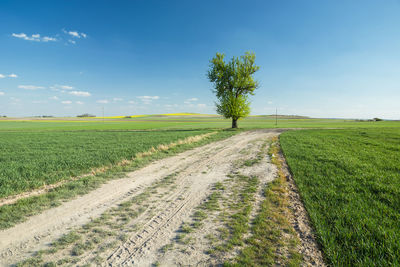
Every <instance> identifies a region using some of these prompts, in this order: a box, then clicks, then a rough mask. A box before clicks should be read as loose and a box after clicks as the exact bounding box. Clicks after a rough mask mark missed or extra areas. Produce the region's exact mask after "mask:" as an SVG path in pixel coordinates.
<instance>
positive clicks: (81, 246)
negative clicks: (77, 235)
mask: <svg viewBox="0 0 400 267" xmlns="http://www.w3.org/2000/svg"><path fill="white" fill-rule="evenodd" d="M93 247H94V245H93V243H92V242H90V241H86V242H85V243H77V244H75V246H74V247H73V248H72V250H71V255H72V256H80V255H82V254H83V253H84V252H85V251H87V250H90V249H92V248H93Z"/></svg>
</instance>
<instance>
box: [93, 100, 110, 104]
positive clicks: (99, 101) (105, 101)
mask: <svg viewBox="0 0 400 267" xmlns="http://www.w3.org/2000/svg"><path fill="white" fill-rule="evenodd" d="M96 102H97V103H100V104H108V103H109V101H108V100H107V99H103V100H97V101H96Z"/></svg>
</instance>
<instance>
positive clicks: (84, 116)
mask: <svg viewBox="0 0 400 267" xmlns="http://www.w3.org/2000/svg"><path fill="white" fill-rule="evenodd" d="M77 117H78V118H88V117H96V115H92V114H89V113H85V114H82V115H78V116H77Z"/></svg>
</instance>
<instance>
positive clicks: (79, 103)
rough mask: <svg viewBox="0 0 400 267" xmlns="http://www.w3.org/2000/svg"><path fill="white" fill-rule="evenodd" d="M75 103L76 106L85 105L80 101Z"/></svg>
mask: <svg viewBox="0 0 400 267" xmlns="http://www.w3.org/2000/svg"><path fill="white" fill-rule="evenodd" d="M75 103H76V104H78V105H83V104H85V103H83V102H82V101H76V102H75Z"/></svg>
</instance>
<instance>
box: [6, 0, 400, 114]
mask: <svg viewBox="0 0 400 267" xmlns="http://www.w3.org/2000/svg"><path fill="white" fill-rule="evenodd" d="M399 14H400V1H398V0H396V1H395V0H393V1H390V0H385V1H378V0H376V1H368V0H363V1H361V0H354V1H338V0H336V1H319V0H318V1H317V0H304V1H298V0H296V1H295V0H293V1H289V0H284V1H194V0H182V1H100V0H97V1H75V0H68V1H67V0H65V1H61V0H60V1H44V0H43V1H18V0H14V1H11V0H2V1H1V2H0V25H2V27H0V53H1V57H0V114H1V115H2V114H5V115H8V116H32V115H54V116H75V115H77V114H81V113H86V112H88V113H92V114H96V115H101V111H102V107H104V109H105V113H106V115H133V114H157V113H175V112H199V113H215V108H214V99H215V98H214V96H213V94H212V92H211V89H212V85H211V83H210V82H209V81H208V80H207V78H206V72H207V69H208V66H209V60H210V59H211V58H212V57H213V56H214V55H215V53H216V52H223V53H225V54H226V56H227V58H228V59H229V58H230V57H232V56H234V55H235V56H238V55H241V54H243V53H244V52H245V51H253V52H255V53H256V62H257V64H258V65H259V66H260V70H259V71H258V73H257V74H256V78H257V79H258V80H259V81H260V84H261V86H260V88H258V89H257V91H256V95H255V96H254V97H252V114H271V113H274V112H275V108H278V113H281V114H298V115H307V116H313V117H342V118H371V117H382V118H386V119H400V15H399Z"/></svg>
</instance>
